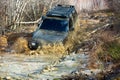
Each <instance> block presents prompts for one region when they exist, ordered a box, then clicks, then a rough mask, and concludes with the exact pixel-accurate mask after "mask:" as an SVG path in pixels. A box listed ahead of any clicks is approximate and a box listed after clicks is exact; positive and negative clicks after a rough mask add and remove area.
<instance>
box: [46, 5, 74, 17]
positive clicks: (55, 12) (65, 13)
mask: <svg viewBox="0 0 120 80" xmlns="http://www.w3.org/2000/svg"><path fill="white" fill-rule="evenodd" d="M74 12H75V7H74V6H72V5H60V4H58V5H57V6H55V7H54V8H52V9H51V10H50V11H48V12H47V14H46V16H58V17H65V18H67V17H70V15H71V14H72V13H74Z"/></svg>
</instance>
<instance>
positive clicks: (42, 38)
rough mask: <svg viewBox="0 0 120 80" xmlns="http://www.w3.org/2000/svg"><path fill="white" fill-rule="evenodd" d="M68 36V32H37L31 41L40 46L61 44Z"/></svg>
mask: <svg viewBox="0 0 120 80" xmlns="http://www.w3.org/2000/svg"><path fill="white" fill-rule="evenodd" d="M67 35H68V32H57V31H50V30H42V29H41V30H38V31H36V32H34V34H33V37H32V38H33V40H37V41H38V42H40V43H41V44H45V43H58V42H62V41H63V40H64V39H65V38H66V37H67Z"/></svg>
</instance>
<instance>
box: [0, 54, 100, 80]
mask: <svg viewBox="0 0 120 80" xmlns="http://www.w3.org/2000/svg"><path fill="white" fill-rule="evenodd" d="M46 58H47V56H26V55H14V54H9V55H8V54H5V55H1V56H0V76H2V77H5V76H11V77H14V78H16V79H19V78H20V79H35V80H41V79H44V80H46V79H49V80H53V79H54V78H60V77H61V76H62V75H67V74H70V73H72V72H74V71H76V70H78V69H81V70H82V72H83V73H85V72H86V73H87V72H90V70H88V69H87V68H86V65H87V63H88V61H89V60H88V59H89V55H85V54H70V55H67V56H66V57H65V58H64V59H58V61H57V60H56V63H55V61H54V63H52V61H51V60H52V59H51V60H46ZM80 65H81V66H80ZM98 71H99V70H98ZM96 73H97V72H96ZM88 74H89V73H88Z"/></svg>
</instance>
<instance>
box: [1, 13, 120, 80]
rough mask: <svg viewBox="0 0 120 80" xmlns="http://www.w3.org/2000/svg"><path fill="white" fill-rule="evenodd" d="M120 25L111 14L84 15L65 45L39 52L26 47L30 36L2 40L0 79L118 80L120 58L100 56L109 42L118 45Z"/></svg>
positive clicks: (118, 19) (19, 34)
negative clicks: (115, 42)
mask: <svg viewBox="0 0 120 80" xmlns="http://www.w3.org/2000/svg"><path fill="white" fill-rule="evenodd" d="M116 15H117V16H116ZM119 21H120V16H119V15H118V14H114V13H112V12H106V13H104V12H99V13H94V14H85V15H84V14H81V15H80V16H79V23H78V24H77V27H76V29H75V31H74V32H71V33H70V35H69V36H68V38H67V40H66V41H65V43H64V45H63V44H59V45H57V44H54V45H53V46H50V45H48V46H43V47H42V48H40V49H38V50H36V51H31V50H29V49H28V47H27V40H29V39H30V38H31V36H32V34H31V33H9V34H6V35H4V36H1V37H0V51H1V54H0V79H1V80H2V79H3V80H48V79H49V80H53V79H54V80H59V79H61V80H73V79H74V80H112V79H113V78H115V77H117V78H116V80H119V79H120V77H119V76H120V74H119V73H120V69H119V59H120V58H119V57H120V56H119V54H115V55H116V56H115V55H113V54H112V52H111V55H113V56H112V57H111V56H109V55H107V54H105V53H107V52H105V51H104V52H103V53H104V54H99V56H98V53H102V52H101V51H103V50H102V49H103V47H104V46H103V45H104V44H106V42H111V41H114V40H117V41H118V42H119V36H120V35H119V24H118V23H119ZM25 30H26V29H25ZM27 30H28V29H27ZM104 49H106V47H104ZM106 50H107V49H106ZM108 51H109V50H108ZM114 58H115V60H114ZM116 64H117V65H116ZM110 76H111V77H110Z"/></svg>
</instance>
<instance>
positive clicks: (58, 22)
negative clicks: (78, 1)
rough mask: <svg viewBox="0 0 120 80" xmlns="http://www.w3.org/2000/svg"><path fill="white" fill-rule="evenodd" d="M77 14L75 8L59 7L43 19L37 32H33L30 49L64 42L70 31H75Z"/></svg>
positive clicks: (68, 6)
mask: <svg viewBox="0 0 120 80" xmlns="http://www.w3.org/2000/svg"><path fill="white" fill-rule="evenodd" d="M76 18H77V13H76V10H75V7H74V6H70V5H57V6H55V7H54V8H52V9H51V10H50V11H48V12H47V13H46V16H43V17H42V20H41V22H40V23H39V25H38V28H37V29H36V31H34V32H33V37H32V41H30V42H29V48H30V49H37V47H38V46H39V45H40V46H41V45H44V44H48V43H59V42H63V41H64V39H65V38H66V37H67V36H68V33H69V31H71V30H74V24H75V22H76Z"/></svg>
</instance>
